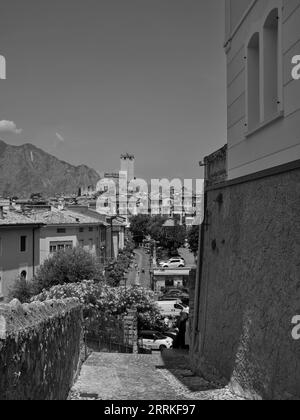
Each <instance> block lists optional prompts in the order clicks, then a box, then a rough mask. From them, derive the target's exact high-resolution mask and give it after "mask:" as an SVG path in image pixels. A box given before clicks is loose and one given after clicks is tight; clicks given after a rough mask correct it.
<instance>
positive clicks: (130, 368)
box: [70, 350, 240, 401]
mask: <svg viewBox="0 0 300 420" xmlns="http://www.w3.org/2000/svg"><path fill="white" fill-rule="evenodd" d="M70 399H73V400H81V399H82V400H84V399H95V400H97V399H98V400H148V401H149V400H160V401H162V400H236V399H240V398H238V397H237V396H235V395H233V394H232V393H231V392H230V390H229V389H228V388H227V387H225V388H224V387H221V386H218V385H217V384H214V383H209V382H207V381H206V380H204V379H203V378H201V377H199V376H195V375H193V373H192V371H191V370H190V368H189V361H188V353H187V352H184V351H180V350H177V351H176V350H166V351H164V352H163V353H162V354H161V353H158V352H157V353H153V354H152V355H145V354H137V355H135V354H117V353H93V354H92V355H91V356H90V357H89V358H88V360H87V361H86V363H85V364H84V365H83V367H82V370H81V374H80V376H79V378H78V380H77V382H76V383H75V385H74V387H73V389H72V392H71V394H70Z"/></svg>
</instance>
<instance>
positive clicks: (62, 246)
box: [49, 241, 73, 254]
mask: <svg viewBox="0 0 300 420" xmlns="http://www.w3.org/2000/svg"><path fill="white" fill-rule="evenodd" d="M72 248H73V242H72V241H66V242H50V246H49V252H50V253H51V254H53V253H54V252H57V251H66V250H67V249H72Z"/></svg>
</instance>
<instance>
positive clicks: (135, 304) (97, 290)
mask: <svg viewBox="0 0 300 420" xmlns="http://www.w3.org/2000/svg"><path fill="white" fill-rule="evenodd" d="M66 298H76V299H78V301H79V302H81V303H82V305H83V309H84V317H85V319H86V321H87V324H89V322H90V321H91V320H92V319H96V318H99V319H102V318H104V317H109V316H116V317H118V316H121V317H123V316H124V315H125V314H127V311H128V310H129V309H132V308H136V309H137V312H138V323H139V327H140V328H145V329H146V328H147V329H150V328H156V327H157V325H158V323H159V322H160V318H161V316H160V313H159V310H158V308H157V306H156V304H155V302H154V299H153V292H151V291H149V290H147V289H143V288H141V287H138V286H133V287H129V288H127V289H125V288H124V287H110V286H108V285H104V284H103V283H99V282H95V281H83V282H81V283H73V284H64V285H57V286H54V287H52V288H51V289H50V290H44V291H43V292H42V293H40V294H39V295H38V296H35V297H34V298H33V299H32V301H41V302H44V301H45V300H52V299H66Z"/></svg>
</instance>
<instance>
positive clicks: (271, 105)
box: [263, 9, 280, 120]
mask: <svg viewBox="0 0 300 420" xmlns="http://www.w3.org/2000/svg"><path fill="white" fill-rule="evenodd" d="M278 14H279V11H278V9H274V10H272V12H271V13H270V14H269V16H268V17H267V19H266V21H265V24H264V28H263V42H264V50H263V52H264V114H265V115H264V119H265V120H268V119H270V118H272V117H274V116H275V115H276V113H277V112H278V105H279V102H280V101H279V91H278V85H279V83H278V82H279V80H278V79H279V74H278V73H279V71H278V70H279V54H278V52H279V51H278V41H279V17H278Z"/></svg>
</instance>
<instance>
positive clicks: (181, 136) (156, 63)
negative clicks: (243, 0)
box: [0, 0, 226, 178]
mask: <svg viewBox="0 0 300 420" xmlns="http://www.w3.org/2000/svg"><path fill="white" fill-rule="evenodd" d="M223 41H224V5H223V0H1V12H0V54H2V55H4V56H5V57H6V60H7V77H8V78H7V80H6V81H2V80H0V121H1V120H6V121H11V122H14V123H15V124H16V127H14V126H13V124H10V127H9V128H8V129H9V131H10V132H8V131H3V127H2V131H1V125H0V138H2V139H3V140H5V141H7V142H8V143H10V144H23V143H33V144H35V145H37V146H39V147H41V148H43V149H45V150H46V151H48V152H50V153H52V154H54V155H56V156H57V157H59V158H60V159H63V160H66V161H69V162H71V163H75V164H79V163H84V164H87V165H89V166H91V167H93V168H95V169H96V170H98V171H109V170H115V169H117V168H118V167H119V156H120V154H121V153H126V152H129V153H133V154H135V156H136V175H138V176H140V177H145V178H153V177H154V178H155V177H167V178H174V177H184V178H197V177H198V178H199V177H201V175H202V172H201V170H200V168H199V166H198V161H199V160H201V159H202V158H203V157H204V156H205V155H207V154H209V153H211V152H213V151H214V150H215V149H217V148H218V147H221V146H222V145H223V144H225V143H226V103H225V85H226V81H225V54H224V51H223V47H222V45H223ZM8 129H7V130H8ZM21 130H22V131H21Z"/></svg>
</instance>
